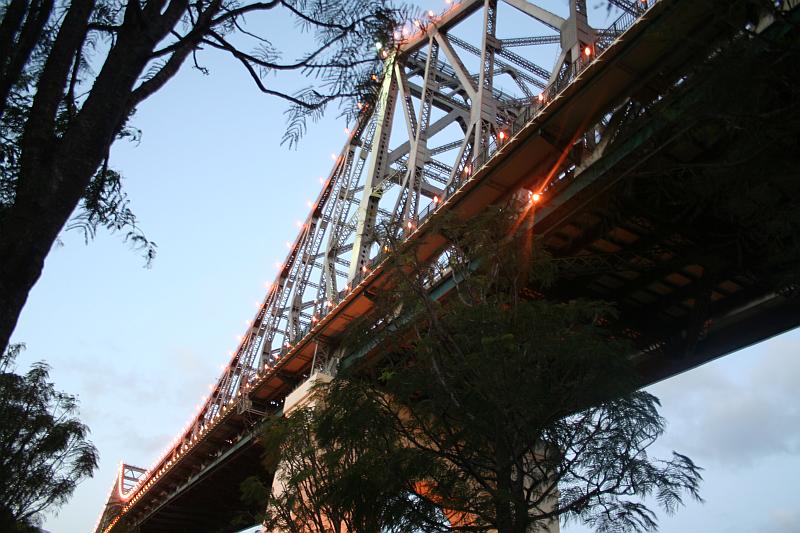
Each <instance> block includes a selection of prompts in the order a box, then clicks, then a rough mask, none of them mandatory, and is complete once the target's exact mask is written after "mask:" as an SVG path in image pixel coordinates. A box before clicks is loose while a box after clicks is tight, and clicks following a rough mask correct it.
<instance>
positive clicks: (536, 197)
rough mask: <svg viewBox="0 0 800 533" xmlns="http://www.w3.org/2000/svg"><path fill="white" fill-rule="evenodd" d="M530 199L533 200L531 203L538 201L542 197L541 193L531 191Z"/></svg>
mask: <svg viewBox="0 0 800 533" xmlns="http://www.w3.org/2000/svg"><path fill="white" fill-rule="evenodd" d="M531 199H532V200H533V203H535V204H536V203H539V200H541V199H542V195H541V194H539V193H538V192H535V193H533V196H531Z"/></svg>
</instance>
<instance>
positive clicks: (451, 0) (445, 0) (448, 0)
mask: <svg viewBox="0 0 800 533" xmlns="http://www.w3.org/2000/svg"><path fill="white" fill-rule="evenodd" d="M444 3H445V4H448V5H449V4H452V3H453V0H444Z"/></svg>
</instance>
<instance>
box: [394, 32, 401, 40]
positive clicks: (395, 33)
mask: <svg viewBox="0 0 800 533" xmlns="http://www.w3.org/2000/svg"><path fill="white" fill-rule="evenodd" d="M402 36H403V34H402V33H400V32H399V31H396V32H394V39H395V41H399V40H400V37H402Z"/></svg>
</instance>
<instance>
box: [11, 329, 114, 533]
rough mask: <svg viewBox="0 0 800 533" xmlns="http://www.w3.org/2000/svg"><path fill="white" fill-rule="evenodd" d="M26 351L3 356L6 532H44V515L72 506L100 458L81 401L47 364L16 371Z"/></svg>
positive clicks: (14, 348) (16, 347) (14, 350)
mask: <svg viewBox="0 0 800 533" xmlns="http://www.w3.org/2000/svg"><path fill="white" fill-rule="evenodd" d="M21 349H22V346H21V345H19V344H15V345H12V346H9V348H8V350H6V351H5V352H3V353H2V354H1V355H0V479H2V480H3V481H2V483H0V530H2V531H20V532H22V531H38V529H36V527H35V526H36V525H38V524H39V523H40V522H41V519H42V513H43V512H45V511H49V510H52V509H55V508H58V507H60V506H61V505H63V504H64V503H66V501H67V500H68V499H69V498H70V496H72V493H73V491H74V490H75V487H76V486H77V485H78V483H80V482H81V481H83V480H84V479H85V478H87V477H91V476H92V474H93V473H94V470H95V469H96V468H97V460H98V457H97V450H96V449H95V447H94V446H93V445H92V444H91V443H90V442H89V441H88V440H86V438H87V436H88V434H89V428H87V427H86V426H85V425H84V424H83V423H81V421H80V420H78V419H77V418H76V417H75V414H76V413H77V409H78V403H77V400H76V399H75V397H74V396H70V395H69V394H65V393H63V392H59V391H57V390H55V388H54V387H53V384H52V383H51V382H50V381H48V378H49V376H48V367H47V365H45V364H43V363H37V364H34V365H33V366H32V367H31V369H30V370H28V372H27V373H25V374H23V375H20V374H16V373H15V372H14V359H15V358H16V356H17V355H18V354H19V352H20V351H21Z"/></svg>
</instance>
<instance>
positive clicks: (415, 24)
mask: <svg viewBox="0 0 800 533" xmlns="http://www.w3.org/2000/svg"><path fill="white" fill-rule="evenodd" d="M414 26H416V27H417V28H419V27H420V26H422V23H421V22H420V21H419V20H415V21H414Z"/></svg>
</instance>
